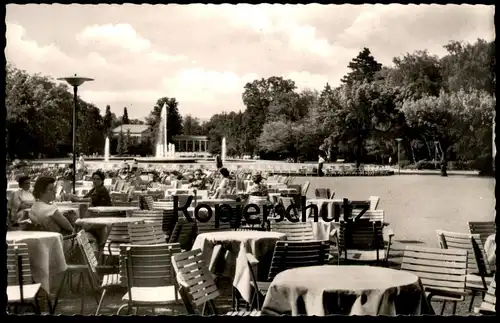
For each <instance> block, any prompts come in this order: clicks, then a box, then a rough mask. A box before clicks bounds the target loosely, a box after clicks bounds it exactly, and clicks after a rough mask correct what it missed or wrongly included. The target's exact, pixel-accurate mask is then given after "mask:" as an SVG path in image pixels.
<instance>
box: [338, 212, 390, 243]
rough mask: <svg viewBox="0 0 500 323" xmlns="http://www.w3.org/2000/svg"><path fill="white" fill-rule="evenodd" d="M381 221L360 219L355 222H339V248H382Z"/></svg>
mask: <svg viewBox="0 0 500 323" xmlns="http://www.w3.org/2000/svg"><path fill="white" fill-rule="evenodd" d="M382 229H383V223H382V222H372V221H371V220H370V219H360V220H358V221H356V222H351V221H349V222H344V221H341V222H340V230H339V240H338V241H339V250H349V249H356V250H381V249H384V236H383V234H382Z"/></svg>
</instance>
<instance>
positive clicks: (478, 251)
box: [436, 230, 491, 276]
mask: <svg viewBox="0 0 500 323" xmlns="http://www.w3.org/2000/svg"><path fill="white" fill-rule="evenodd" d="M436 233H437V235H438V239H439V245H440V247H441V248H443V249H462V250H467V252H468V257H469V258H468V260H467V273H468V274H480V275H481V276H485V275H487V274H489V273H490V272H491V270H490V268H489V263H488V259H486V258H485V257H484V255H485V254H486V252H485V251H484V245H483V243H482V242H481V237H480V236H479V234H467V233H457V232H449V231H442V230H436Z"/></svg>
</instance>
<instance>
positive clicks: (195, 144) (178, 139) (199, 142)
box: [113, 124, 208, 153]
mask: <svg viewBox="0 0 500 323" xmlns="http://www.w3.org/2000/svg"><path fill="white" fill-rule="evenodd" d="M129 131H130V137H131V139H132V140H133V142H134V143H135V144H140V143H141V142H143V141H145V140H147V137H148V134H149V126H148V125H141V124H124V125H121V126H118V127H116V128H115V129H113V137H118V136H120V132H122V133H123V135H125V136H126V135H127V132H129ZM172 140H173V144H174V145H175V151H176V152H192V153H199V152H201V153H205V152H208V137H207V136H189V135H179V136H173V138H172Z"/></svg>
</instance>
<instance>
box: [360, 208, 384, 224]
mask: <svg viewBox="0 0 500 323" xmlns="http://www.w3.org/2000/svg"><path fill="white" fill-rule="evenodd" d="M357 213H358V214H359V212H357ZM354 215H356V214H354ZM361 219H369V220H370V221H371V222H381V223H383V224H384V226H389V223H388V222H385V212H384V210H367V211H366V212H365V213H364V214H363V215H362V216H361Z"/></svg>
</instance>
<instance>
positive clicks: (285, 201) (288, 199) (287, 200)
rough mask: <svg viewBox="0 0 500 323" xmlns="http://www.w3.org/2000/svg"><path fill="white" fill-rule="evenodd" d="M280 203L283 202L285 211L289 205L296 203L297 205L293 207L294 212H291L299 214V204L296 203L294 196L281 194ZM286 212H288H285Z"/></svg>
mask: <svg viewBox="0 0 500 323" xmlns="http://www.w3.org/2000/svg"><path fill="white" fill-rule="evenodd" d="M279 204H281V205H282V206H283V208H284V210H283V211H284V212H286V210H287V209H288V207H290V205H292V204H294V205H295V207H294V208H293V209H292V212H290V214H292V215H295V216H298V215H299V211H298V209H297V205H296V204H295V201H294V199H293V197H284V196H281V197H280V198H279ZM285 214H288V213H285Z"/></svg>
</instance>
